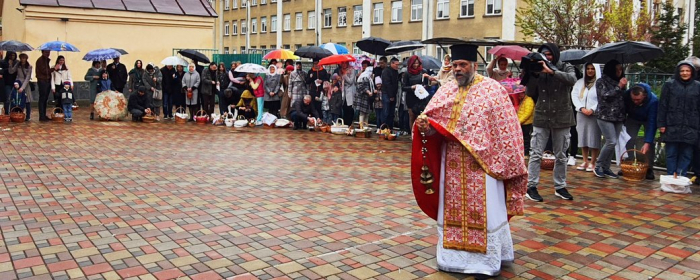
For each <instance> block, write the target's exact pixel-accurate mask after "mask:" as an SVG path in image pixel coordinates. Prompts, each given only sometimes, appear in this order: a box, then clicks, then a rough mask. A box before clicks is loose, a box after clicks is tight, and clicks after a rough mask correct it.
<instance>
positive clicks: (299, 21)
mask: <svg viewBox="0 0 700 280" xmlns="http://www.w3.org/2000/svg"><path fill="white" fill-rule="evenodd" d="M294 27H295V28H296V30H301V29H303V28H304V14H302V13H296V23H295V25H294Z"/></svg>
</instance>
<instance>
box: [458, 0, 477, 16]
mask: <svg viewBox="0 0 700 280" xmlns="http://www.w3.org/2000/svg"><path fill="white" fill-rule="evenodd" d="M459 5H460V9H459V16H460V17H473V16H474V0H462V1H460V4H459Z"/></svg>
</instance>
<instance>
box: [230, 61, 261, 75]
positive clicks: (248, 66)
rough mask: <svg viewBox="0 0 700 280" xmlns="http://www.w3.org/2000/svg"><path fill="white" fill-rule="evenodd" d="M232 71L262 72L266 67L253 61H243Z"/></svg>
mask: <svg viewBox="0 0 700 280" xmlns="http://www.w3.org/2000/svg"><path fill="white" fill-rule="evenodd" d="M234 71H236V72H241V73H255V74H262V73H266V72H267V69H265V67H262V66H260V65H257V64H253V63H243V64H241V65H240V66H238V67H236V70H234Z"/></svg>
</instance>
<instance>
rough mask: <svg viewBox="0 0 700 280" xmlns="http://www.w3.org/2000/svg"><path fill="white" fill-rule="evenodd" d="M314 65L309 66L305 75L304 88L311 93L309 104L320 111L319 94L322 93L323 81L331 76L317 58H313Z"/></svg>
mask: <svg viewBox="0 0 700 280" xmlns="http://www.w3.org/2000/svg"><path fill="white" fill-rule="evenodd" d="M313 64H314V66H313V67H311V70H309V73H308V74H307V76H306V88H307V89H308V90H309V91H308V94H309V95H311V98H312V102H311V104H312V105H313V106H314V107H315V108H316V112H321V95H322V94H323V83H324V82H329V81H330V79H331V76H330V75H329V74H328V71H326V69H324V68H323V66H322V65H319V60H318V59H314V61H313Z"/></svg>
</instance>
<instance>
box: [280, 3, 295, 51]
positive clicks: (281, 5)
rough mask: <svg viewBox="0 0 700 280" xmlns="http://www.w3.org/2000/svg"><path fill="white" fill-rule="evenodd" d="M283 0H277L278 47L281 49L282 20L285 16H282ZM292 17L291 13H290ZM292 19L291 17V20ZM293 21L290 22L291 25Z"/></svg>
mask: <svg viewBox="0 0 700 280" xmlns="http://www.w3.org/2000/svg"><path fill="white" fill-rule="evenodd" d="M282 2H283V1H282V0H277V48H278V49H281V48H282V21H283V20H284V18H282V16H283V15H282ZM290 17H291V14H290ZM291 20H292V19H291V18H290V19H289V21H291ZM291 24H292V23H291V22H290V23H289V25H291Z"/></svg>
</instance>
